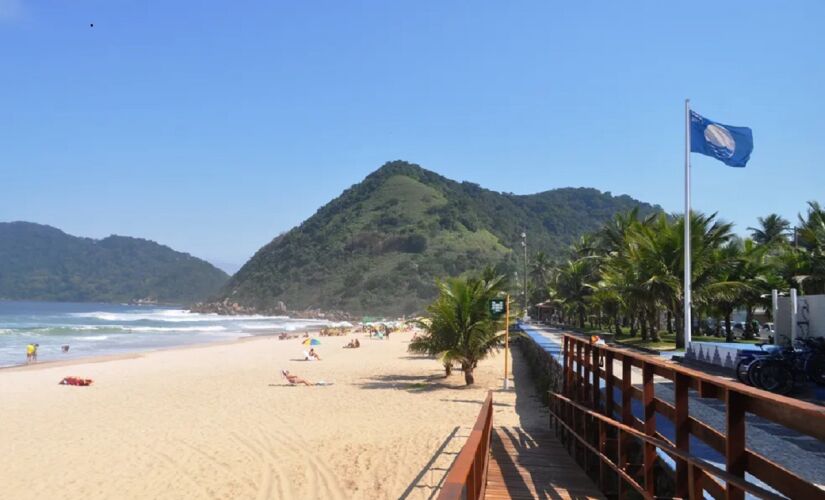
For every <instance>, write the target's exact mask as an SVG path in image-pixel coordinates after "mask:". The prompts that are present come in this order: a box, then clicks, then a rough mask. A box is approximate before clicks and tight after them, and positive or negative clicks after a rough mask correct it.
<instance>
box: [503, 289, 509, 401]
mask: <svg viewBox="0 0 825 500" xmlns="http://www.w3.org/2000/svg"><path fill="white" fill-rule="evenodd" d="M509 354H510V294H509V293H508V294H507V296H506V298H505V299H504V389H505V390H506V389H509V388H510V377H509V375H508V374H507V369H508V368H509V366H507V365H508V364H509V363H508V361H509V359H508V358H509Z"/></svg>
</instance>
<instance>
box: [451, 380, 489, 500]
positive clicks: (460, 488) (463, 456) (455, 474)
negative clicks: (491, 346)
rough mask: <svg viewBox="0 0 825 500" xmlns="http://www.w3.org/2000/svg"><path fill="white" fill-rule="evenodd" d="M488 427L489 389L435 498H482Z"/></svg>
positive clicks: (487, 458) (454, 499) (485, 472)
mask: <svg viewBox="0 0 825 500" xmlns="http://www.w3.org/2000/svg"><path fill="white" fill-rule="evenodd" d="M492 430H493V391H489V392H488V393H487V399H485V400H484V404H483V405H481V411H479V413H478V418H477V419H476V423H475V425H474V426H473V430H472V431H470V436H469V437H468V438H467V442H465V443H464V446H463V447H462V448H461V452H460V453H459V454H458V456H457V457H456V459H455V462H453V465H452V466H451V467H450V470H449V471H448V472H447V477H446V478H445V479H444V484H443V486H442V487H441V491H440V492H439V494H438V498H439V500H458V499H468V500H469V499H472V500H477V499H479V498H483V497H484V490H485V489H486V487H487V466H488V465H489V462H490V434H491V432H492Z"/></svg>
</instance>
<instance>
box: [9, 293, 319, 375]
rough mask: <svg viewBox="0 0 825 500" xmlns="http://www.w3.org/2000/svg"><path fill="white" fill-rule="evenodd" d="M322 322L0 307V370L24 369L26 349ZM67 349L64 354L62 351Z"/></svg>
mask: <svg viewBox="0 0 825 500" xmlns="http://www.w3.org/2000/svg"><path fill="white" fill-rule="evenodd" d="M326 324H328V322H326V321H322V320H304V319H291V318H287V317H285V316H218V315H216V314H198V313H191V312H189V311H187V310H184V309H179V308H172V307H158V306H134V305H119V304H87V303H84V304H78V303H64V302H10V301H0V367H2V366H13V365H19V364H24V363H25V361H26V345H27V344H29V343H38V344H40V347H39V349H38V351H37V355H38V356H37V357H38V360H39V361H41V362H42V361H54V360H66V359H74V358H80V357H88V356H98V355H101V354H119V353H129V352H141V351H149V350H154V349H161V348H165V347H174V346H182V345H189V344H199V343H204V342H214V341H220V340H231V339H236V338H238V337H244V336H249V335H260V334H268V333H276V332H283V331H296V330H302V329H306V328H318V327H320V326H323V325H326ZM65 344H68V345H69V352H68V353H63V352H62V351H61V346H62V345H65Z"/></svg>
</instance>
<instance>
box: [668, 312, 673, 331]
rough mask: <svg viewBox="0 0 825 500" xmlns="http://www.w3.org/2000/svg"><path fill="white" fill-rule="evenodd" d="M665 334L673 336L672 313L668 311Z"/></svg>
mask: <svg viewBox="0 0 825 500" xmlns="http://www.w3.org/2000/svg"><path fill="white" fill-rule="evenodd" d="M667 333H669V334H671V335H673V313H672V312H670V310H668V312H667Z"/></svg>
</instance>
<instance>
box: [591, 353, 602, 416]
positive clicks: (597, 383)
mask: <svg viewBox="0 0 825 500" xmlns="http://www.w3.org/2000/svg"><path fill="white" fill-rule="evenodd" d="M590 349H591V352H592V353H593V358H592V361H591V362H590V365H591V366H592V368H593V409H594V410H596V411H598V412H601V411H602V410H601V405H600V404H599V400H600V399H601V392H602V390H601V385H602V384H601V377H600V376H599V348H598V347H597V346H595V345H594V346H591V347H590Z"/></svg>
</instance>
